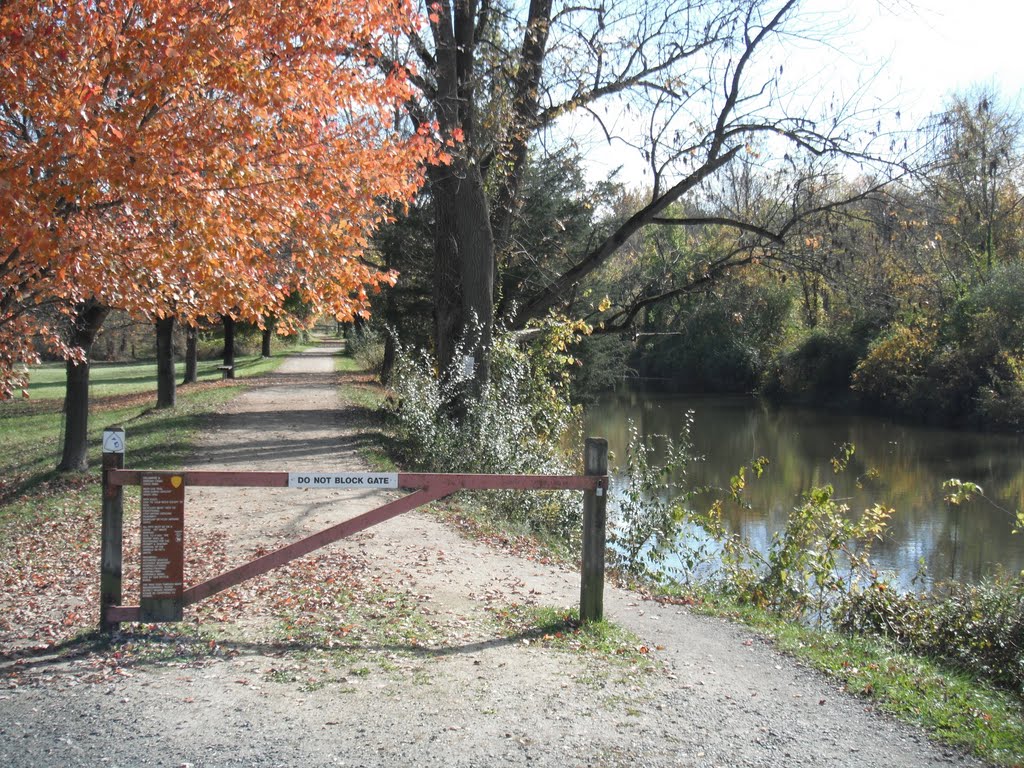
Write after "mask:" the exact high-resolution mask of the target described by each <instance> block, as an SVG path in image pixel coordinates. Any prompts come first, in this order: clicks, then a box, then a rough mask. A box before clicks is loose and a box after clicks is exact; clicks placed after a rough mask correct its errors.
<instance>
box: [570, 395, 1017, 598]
mask: <svg viewBox="0 0 1024 768" xmlns="http://www.w3.org/2000/svg"><path fill="white" fill-rule="evenodd" d="M688 410H692V411H693V412H694V423H693V429H692V442H693V448H694V451H695V452H696V453H697V454H699V455H701V456H703V460H702V461H701V462H698V463H696V464H695V465H694V466H693V467H692V468H691V471H690V478H691V480H692V482H693V483H695V484H697V485H703V484H709V485H712V486H716V487H727V486H728V483H729V478H730V477H731V476H732V475H734V474H735V473H736V471H737V469H738V468H739V467H740V466H741V465H743V464H746V463H749V462H750V461H751V460H753V459H756V458H757V457H759V456H765V457H767V458H768V459H769V461H770V463H769V465H768V467H767V469H766V471H765V473H764V476H763V477H762V478H761V479H760V480H757V481H752V482H750V483H749V484H748V486H747V490H748V498H749V500H750V502H751V504H752V509H750V510H744V511H736V512H734V513H733V515H732V517H731V519H730V520H729V522H730V525H731V526H732V527H733V530H739V531H741V532H742V533H743V534H744V535H746V536H747V537H748V539H749V540H750V541H751V542H753V543H754V544H756V545H757V546H759V547H761V548H762V549H763V548H764V547H767V545H768V542H769V541H770V540H771V536H772V534H773V533H774V532H775V531H777V530H779V528H781V527H782V526H783V525H784V523H785V520H786V516H787V515H788V513H789V510H791V509H792V508H793V507H795V506H798V505H799V504H800V501H801V494H802V493H803V492H804V491H806V490H808V489H809V488H811V487H813V486H815V485H824V484H826V483H831V484H832V485H833V486H834V487H835V489H836V497H837V498H838V499H842V500H844V501H845V503H847V504H848V505H849V506H850V508H851V509H852V510H854V511H857V512H859V511H861V510H863V509H864V508H866V507H870V506H871V505H873V504H874V503H876V502H879V503H882V504H885V505H887V506H891V507H894V508H895V509H896V514H895V515H894V516H893V518H892V521H891V523H890V527H889V532H888V534H887V536H886V538H885V540H884V541H882V542H880V543H879V544H878V545H876V549H875V560H876V562H877V563H878V565H879V566H880V567H881V568H882V569H884V570H886V571H891V572H893V573H896V574H898V578H899V581H900V582H901V583H903V584H904V586H907V585H909V584H910V582H911V579H912V578H913V577H914V575H915V573H917V572H918V571H919V570H920V569H919V563H922V562H923V563H924V564H925V566H926V567H927V581H928V582H933V581H942V580H946V579H950V578H955V579H960V580H964V581H977V580H979V579H981V578H982V577H984V576H987V575H991V574H993V573H995V572H997V571H998V570H999V569H1000V568H1004V569H1006V570H1007V571H1010V572H1014V573H1015V572H1017V571H1020V570H1021V569H1024V534H1020V535H1016V536H1014V535H1012V534H1011V530H1012V527H1013V521H1012V517H1011V514H1009V513H1008V512H1006V511H1002V510H999V509H996V508H994V507H993V506H992V505H990V504H988V503H987V502H985V501H984V500H974V501H971V502H969V503H967V504H964V505H962V506H960V507H951V506H950V505H948V504H946V502H945V501H944V500H943V492H942V483H943V481H944V480H947V479H949V478H951V477H957V478H960V479H961V480H964V481H971V482H975V483H978V484H979V485H981V487H982V488H983V489H984V490H985V492H986V494H987V495H988V496H989V497H990V498H992V499H993V500H994V501H996V502H997V503H998V504H999V505H1001V506H1002V507H1004V508H1005V510H1009V511H1010V512H1012V510H1016V509H1018V508H1020V507H1021V506H1022V504H1024V438H1022V437H1020V436H1015V435H988V434H983V433H977V432H955V431H951V430H942V429H931V428H924V427H912V426H906V425H901V424H894V423H891V422H888V421H885V420H882V419H876V418H869V417H864V416H860V415H856V414H851V413H846V412H841V411H824V410H816V409H807V408H791V407H785V408H779V407H772V406H769V405H767V404H765V403H763V402H761V401H759V400H756V399H753V398H746V397H693V396H671V395H657V394H648V393H639V392H633V393H624V394H617V395H613V396H609V397H607V398H605V399H604V400H602V401H600V402H599V403H597V404H595V405H594V406H591V407H590V408H589V409H588V411H587V414H586V421H587V434H591V435H601V436H604V437H607V438H608V441H609V445H610V448H611V450H612V452H613V460H612V464H613V465H614V464H616V461H615V459H614V456H615V455H617V456H620V457H621V456H623V455H624V454H623V451H624V449H625V446H626V445H627V442H628V425H629V421H630V420H632V421H633V422H634V423H636V424H637V426H638V428H639V429H640V431H641V433H642V434H644V435H649V434H666V433H667V434H670V435H672V436H673V437H675V436H677V435H678V433H679V430H680V429H681V426H682V425H683V423H684V420H685V416H686V412H687V411H688ZM847 442H848V443H853V444H854V445H855V446H856V454H855V455H854V458H853V460H852V461H851V463H850V466H849V468H848V470H847V471H846V472H845V473H842V474H840V475H835V474H833V472H832V467H831V463H830V461H829V459H830V458H831V457H832V456H835V455H837V453H838V450H839V447H840V446H841V445H842V444H843V443H847Z"/></svg>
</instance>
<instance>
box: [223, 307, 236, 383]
mask: <svg viewBox="0 0 1024 768" xmlns="http://www.w3.org/2000/svg"><path fill="white" fill-rule="evenodd" d="M224 365H226V366H229V368H228V371H227V378H229V379H233V378H235V320H234V318H232V317H229V316H228V315H224Z"/></svg>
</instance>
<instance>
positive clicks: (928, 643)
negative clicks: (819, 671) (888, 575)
mask: <svg viewBox="0 0 1024 768" xmlns="http://www.w3.org/2000/svg"><path fill="white" fill-rule="evenodd" d="M834 619H835V622H836V625H837V626H838V627H839V628H840V629H843V630H846V631H849V632H857V633H864V634H872V635H876V636H878V637H883V638H887V639H889V640H892V641H894V642H896V643H899V644H900V645H902V646H904V647H906V648H907V649H908V650H911V651H914V652H915V653H921V654H926V655H929V656H933V657H935V658H939V659H943V660H945V661H946V662H949V663H952V664H954V665H956V666H958V667H961V668H963V669H965V670H967V671H969V672H971V673H973V674H976V675H978V676H980V677H984V678H988V679H990V680H993V681H994V682H996V683H998V684H1000V685H1002V686H1005V687H1007V688H1009V689H1010V690H1013V691H1015V692H1016V693H1017V694H1018V695H1021V696H1024V578H1022V577H1020V576H1018V577H1016V578H1012V579H1006V578H1003V579H992V580H988V581H985V582H982V583H980V584H959V583H951V584H946V585H943V586H941V587H938V588H936V589H935V590H934V591H933V592H931V593H929V594H899V593H897V592H895V591H894V590H892V589H889V588H888V587H887V585H886V584H885V583H881V582H879V583H876V584H872V585H870V586H869V587H868V588H866V589H863V590H857V591H854V592H851V593H849V594H848V595H847V596H846V598H845V600H844V601H843V602H842V603H841V604H840V605H839V606H838V607H837V610H836V611H835V614H834Z"/></svg>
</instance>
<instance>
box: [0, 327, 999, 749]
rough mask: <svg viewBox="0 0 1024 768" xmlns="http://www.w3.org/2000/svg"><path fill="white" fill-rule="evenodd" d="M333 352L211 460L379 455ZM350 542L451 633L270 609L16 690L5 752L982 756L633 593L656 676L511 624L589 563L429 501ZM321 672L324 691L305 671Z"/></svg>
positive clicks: (748, 639)
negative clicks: (339, 650) (310, 629)
mask: <svg viewBox="0 0 1024 768" xmlns="http://www.w3.org/2000/svg"><path fill="white" fill-rule="evenodd" d="M332 353H333V350H332V349H331V348H330V347H322V348H320V349H319V350H312V351H310V352H307V353H305V354H303V355H301V356H296V357H295V358H292V359H290V360H289V361H287V363H286V364H285V365H284V366H283V367H282V368H281V369H280V370H279V372H278V373H276V374H274V375H273V376H272V377H270V379H269V384H268V385H266V386H261V387H258V388H254V389H252V390H250V391H249V392H247V393H246V394H245V395H243V396H242V397H239V398H237V399H236V400H235V401H233V402H231V403H230V404H229V405H228V406H227V407H226V408H225V409H224V412H223V413H222V414H221V415H220V416H219V417H218V418H217V419H216V420H215V422H214V424H213V426H212V428H211V429H210V430H209V432H208V433H207V434H206V436H205V438H204V439H203V441H202V444H201V447H200V450H199V452H198V454H197V455H196V457H195V460H194V462H193V466H192V468H195V469H206V468H213V467H223V468H241V467H245V468H260V469H289V470H303V469H308V470H313V471H316V470H322V471H328V470H334V469H350V470H361V469H365V468H366V467H365V466H364V465H363V463H362V461H361V460H360V458H359V456H358V453H357V450H358V448H359V447H360V445H361V444H362V443H364V442H366V441H372V436H368V435H367V433H366V425H365V424H360V422H359V418H358V412H357V411H356V410H354V409H351V408H346V407H345V406H344V405H343V404H342V403H340V402H339V399H338V389H337V377H336V376H335V375H334V374H333V373H332V370H333V359H332V357H331V354H332ZM128 440H129V446H130V440H131V436H130V434H129V435H128ZM129 456H130V447H129ZM379 503H380V496H379V495H378V496H373V495H366V494H363V495H360V494H358V493H351V492H348V493H346V492H334V491H267V490H261V489H192V490H190V491H189V495H188V501H187V510H188V512H187V514H188V523H187V524H188V526H190V530H192V528H191V527H192V526H195V528H196V529H197V530H199V531H202V532H205V533H210V532H219V533H222V534H225V535H226V537H227V553H228V557H229V559H233V560H234V559H241V558H244V557H245V556H246V555H247V554H248V553H251V552H252V551H253V549H254V547H261V546H262V547H273V546H279V545H280V544H282V543H286V542H288V541H292V540H294V539H295V538H296V537H297V536H300V535H302V534H305V533H312V532H314V531H316V530H319V529H320V528H322V527H324V525H325V524H327V523H329V522H332V521H337V520H341V519H344V518H346V517H349V516H351V515H352V514H353V513H355V512H358V511H362V510H365V509H369V508H371V507H372V506H375V505H376V504H379ZM193 510H195V511H193ZM188 535H189V536H192V535H194V534H192V533H189V534H188ZM195 535H198V534H195ZM331 551H333V552H335V553H338V556H344V557H346V558H350V559H351V561H352V562H358V563H360V564H361V567H362V568H364V569H366V575H365V578H367V579H370V580H371V581H372V582H373V583H374V584H379V585H380V586H381V588H382V589H389V590H399V591H401V592H403V593H404V594H407V595H410V596H412V597H414V598H415V600H416V601H417V603H418V605H419V607H420V609H421V611H422V612H423V613H424V614H425V615H427V616H429V617H430V618H431V622H432V625H433V626H434V627H435V629H436V632H435V633H434V635H433V637H434V639H433V640H431V641H429V642H427V643H425V644H423V645H420V646H417V647H415V648H409V647H408V646H405V647H400V645H401V644H388V643H382V642H381V643H374V644H372V645H370V646H367V647H360V648H355V649H350V651H351V652H350V653H349V654H348V655H347V656H345V657H344V662H343V663H342V662H339V657H338V656H337V655H336V654H335V655H331V654H330V653H327V652H326V650H327V649H319V650H320V651H324V652H323V653H319V652H318V649H315V648H314V649H310V648H308V647H307V648H304V649H302V650H295V651H291V652H289V651H282V650H281V648H280V647H279V646H277V645H274V644H272V643H269V642H267V641H265V640H264V639H262V638H263V637H264V634H263V631H264V629H265V628H266V626H267V623H268V622H273V621H276V620H277V619H276V618H275V617H273V616H270V617H268V616H265V615H262V614H261V615H257V616H254V617H253V618H252V619H251V620H248V621H247V622H245V623H243V624H242V625H241V626H236V627H234V628H233V630H234V632H235V635H236V636H238V634H239V633H241V636H243V637H246V638H248V641H247V642H238V643H235V644H234V646H233V647H234V649H235V650H234V652H232V653H231V654H226V655H224V656H223V657H215V658H213V659H211V660H210V661H208V662H206V663H203V664H191V663H181V662H179V661H175V660H173V659H172V660H170V661H168V662H166V663H160V664H156V663H155V664H150V665H145V666H140V667H138V668H136V669H133V670H132V672H131V673H130V675H124V676H122V677H119V678H118V679H117V680H115V681H112V682H110V683H109V684H104V685H84V684H75V679H74V678H73V677H71V676H69V677H68V678H67V679H65V681H64V682H63V683H60V670H59V669H55V670H52V671H51V677H52V678H54V679H55V680H56V681H57V682H54V683H52V684H45V683H41V684H39V685H36V686H27V687H21V688H18V689H14V690H8V691H0V713H2V717H0V765H3V766H12V768H13V767H16V766H63V765H67V766H85V765H112V766H143V765H153V766H182V765H194V766H300V765H301V766H327V765H346V766H527V765H528V766H552V767H553V768H554V767H558V768H561V767H562V766H883V765H885V766H938V765H949V764H957V765H969V766H974V765H981V763H979V762H977V761H975V760H973V759H971V758H967V757H964V756H962V755H960V754H959V753H957V752H955V751H953V750H950V749H946V748H943V747H941V746H937V745H935V744H933V743H932V742H930V741H929V740H928V738H927V737H926V735H925V734H923V733H922V732H921V731H918V730H915V729H912V728H909V727H907V726H903V725H901V724H898V723H896V722H894V721H893V720H891V719H890V718H887V717H885V716H883V715H880V714H878V713H876V712H874V711H873V709H872V708H871V706H870V705H869V704H868V702H867V701H866V700H863V699H859V698H856V697H853V696H850V695H847V694H844V693H842V692H841V691H839V690H837V689H836V688H835V687H834V686H832V685H831V684H830V683H829V682H827V681H825V680H824V679H823V678H821V677H820V676H819V675H817V674H816V673H814V672H813V671H810V670H807V669H805V668H802V667H801V666H800V665H799V664H797V663H795V662H794V661H793V660H791V659H790V658H788V657H785V656H781V655H779V654H778V653H776V652H775V651H774V650H773V649H772V648H771V647H770V646H769V645H767V644H766V643H765V642H763V641H762V640H760V639H759V638H758V637H757V636H756V635H753V634H751V633H750V632H748V631H747V630H745V629H743V628H740V627H737V626H734V625H732V624H729V623H727V622H724V621H719V620H715V619H709V618H704V617H699V616H694V615H692V614H690V613H689V612H688V611H687V610H686V609H685V608H683V607H679V606H666V605H659V604H656V603H652V602H646V601H643V600H641V599H639V598H637V596H636V595H633V594H630V593H628V592H623V591H620V590H617V589H611V588H610V589H609V590H608V591H607V593H606V611H607V614H608V616H609V618H611V619H612V620H613V621H615V622H617V623H619V624H621V625H624V626H625V627H627V628H629V629H630V630H632V631H633V632H635V633H636V634H637V635H639V636H640V638H642V641H643V642H644V643H645V644H647V645H648V646H649V648H651V649H652V652H651V653H650V657H651V659H652V662H653V663H651V664H650V665H648V670H647V671H646V672H638V671H636V670H635V669H630V668H627V667H626V666H625V665H620V664H616V663H615V662H614V661H609V660H608V659H607V658H604V657H592V656H587V655H585V654H580V653H569V652H565V651H559V650H555V649H551V648H547V647H544V646H542V645H538V644H537V643H535V642H529V641H528V639H526V638H516V637H511V638H510V637H509V636H508V633H507V632H504V633H503V632H501V631H499V630H498V629H497V624H496V623H495V620H494V618H493V617H494V613H495V610H496V609H500V608H501V607H503V606H507V605H509V604H512V603H519V604H526V603H536V604H540V605H553V606H560V607H569V606H572V605H573V604H575V602H576V601H578V598H579V581H578V576H577V575H576V574H574V573H569V572H565V571H562V570H559V569H558V568H556V567H553V566H550V565H545V564H542V563H541V562H537V561H533V560H525V559H520V558H517V557H514V556H511V555H509V554H505V553H503V552H500V551H496V550H494V549H492V548H489V547H487V546H485V545H483V544H479V543H477V542H474V541H471V540H467V539H465V538H462V537H460V536H459V535H458V533H457V532H456V531H454V530H452V529H451V528H450V527H449V526H446V525H444V524H442V523H440V522H438V521H437V520H436V519H435V518H433V517H431V516H429V515H427V514H425V513H422V512H414V513H409V514H406V515H403V516H401V517H399V518H396V519H395V520H392V521H389V522H388V523H385V524H383V525H381V526H379V527H377V528H374V529H371V530H370V531H367V532H364V533H362V534H360V535H358V536H357V537H354V538H353V539H350V540H346V541H343V542H340V543H339V544H336V545H333V547H332V548H331ZM264 578H273V576H268V577H264ZM263 613H266V612H265V611H264V612H263ZM69 663H70V662H69ZM327 666H331V669H326V667H327ZM319 667H325V669H319V672H320V673H321V676H320V677H319V678H317V679H318V680H319V681H320V682H318V683H317V684H316V685H302V684H300V683H299V682H296V679H293V678H295V677H296V676H301V675H305V674H308V673H309V672H310V670H311V669H313V668H319ZM290 670H294V671H295V674H294V675H292V673H291V671H290ZM324 681H326V682H324Z"/></svg>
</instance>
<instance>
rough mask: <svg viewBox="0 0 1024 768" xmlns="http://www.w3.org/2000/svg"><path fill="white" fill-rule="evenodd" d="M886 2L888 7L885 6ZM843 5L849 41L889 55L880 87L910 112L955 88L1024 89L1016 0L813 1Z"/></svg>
mask: <svg viewBox="0 0 1024 768" xmlns="http://www.w3.org/2000/svg"><path fill="white" fill-rule="evenodd" d="M886 6H888V10H887V9H886ZM814 7H818V8H822V9H834V10H836V11H839V12H840V13H841V12H843V11H845V13H846V15H847V16H848V17H850V19H851V22H852V23H851V24H850V25H849V26H850V28H849V29H848V31H847V32H846V34H845V37H846V38H847V40H846V41H844V42H845V45H846V46H848V47H849V49H850V50H851V51H852V50H856V49H859V51H860V58H861V62H862V63H863V64H864V65H868V64H869V63H870V62H879V61H887V63H886V65H885V66H884V68H883V70H882V71H881V73H880V77H879V80H878V86H879V87H880V88H881V89H884V90H886V91H889V92H891V93H892V94H894V95H896V98H898V100H899V101H900V102H901V105H905V108H904V112H905V113H906V114H908V115H919V116H921V117H923V116H926V115H927V114H929V113H933V112H936V111H938V110H939V109H941V107H942V103H943V99H945V98H946V97H947V96H948V94H949V93H950V92H952V91H958V90H959V91H962V90H964V89H966V88H969V87H971V86H972V85H975V84H992V85H996V86H997V87H998V89H999V91H1000V92H1001V93H1002V95H1003V96H1004V98H1006V99H1007V100H1008V101H1009V102H1018V103H1019V101H1020V98H1021V96H1022V89H1024V44H1022V38H1024V4H1022V3H1019V2H1017V0H845V2H844V1H843V0H812V2H811V3H809V4H808V8H814Z"/></svg>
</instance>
